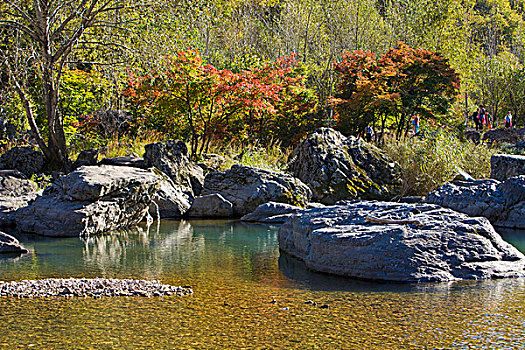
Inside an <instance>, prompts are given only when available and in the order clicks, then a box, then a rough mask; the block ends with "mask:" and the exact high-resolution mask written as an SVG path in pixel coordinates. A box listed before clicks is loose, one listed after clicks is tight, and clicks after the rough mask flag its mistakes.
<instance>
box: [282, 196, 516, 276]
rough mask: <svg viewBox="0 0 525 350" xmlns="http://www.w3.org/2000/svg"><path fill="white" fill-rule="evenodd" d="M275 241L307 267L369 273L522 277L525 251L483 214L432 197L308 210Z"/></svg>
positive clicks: (346, 273) (293, 219)
mask: <svg viewBox="0 0 525 350" xmlns="http://www.w3.org/2000/svg"><path fill="white" fill-rule="evenodd" d="M279 248H280V249H281V250H282V251H283V252H285V253H288V254H290V255H292V256H295V257H296V258H299V259H301V260H303V261H304V262H305V264H306V266H307V267H308V268H310V269H312V270H315V271H320V272H326V273H331V274H336V275H341V276H347V277H354V278H360V279H370V280H385V281H399V282H433V281H436V282H437V281H454V280H459V279H488V278H503V277H521V276H524V275H525V270H524V269H525V257H524V256H523V254H521V253H520V252H519V251H518V250H517V249H516V248H514V247H513V246H511V245H510V244H508V243H507V242H505V241H503V240H502V239H501V237H500V236H499V235H498V234H497V233H496V232H495V231H494V228H493V227H492V225H491V224H490V223H489V222H488V220H487V219H485V218H470V217H468V216H466V215H465V214H461V213H458V212H455V211H453V210H450V209H445V208H442V207H439V206H437V205H432V204H401V203H392V202H375V201H372V202H370V201H360V202H348V203H345V204H341V205H336V206H331V207H326V208H318V209H311V210H305V211H302V212H300V213H298V214H295V215H293V216H292V217H291V218H290V219H289V220H288V221H287V222H286V223H285V224H284V225H282V226H281V227H280V229H279Z"/></svg>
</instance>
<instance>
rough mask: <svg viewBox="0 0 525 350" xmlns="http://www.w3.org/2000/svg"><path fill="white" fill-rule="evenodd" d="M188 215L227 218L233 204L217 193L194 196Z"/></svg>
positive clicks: (230, 215) (230, 213) (231, 214)
mask: <svg viewBox="0 0 525 350" xmlns="http://www.w3.org/2000/svg"><path fill="white" fill-rule="evenodd" d="M188 216H189V217H193V218H229V217H232V216H233V204H232V203H231V202H230V201H229V200H227V199H225V198H224V197H223V196H221V195H220V194H218V193H214V194H209V195H207V196H201V197H197V198H195V200H194V201H193V205H192V206H191V209H190V210H189V211H188Z"/></svg>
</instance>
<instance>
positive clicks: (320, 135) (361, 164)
mask: <svg viewBox="0 0 525 350" xmlns="http://www.w3.org/2000/svg"><path fill="white" fill-rule="evenodd" d="M288 169H289V170H290V171H291V172H292V174H293V175H294V176H295V177H297V178H299V179H300V180H301V181H303V182H304V183H306V184H307V185H308V186H309V187H310V188H311V189H312V191H313V200H315V201H319V202H321V203H323V204H334V203H336V202H337V201H339V200H344V199H355V198H363V199H391V198H393V197H394V196H395V195H397V194H398V187H399V186H400V184H401V168H400V166H399V165H398V164H397V163H395V162H394V161H392V160H391V159H389V158H388V157H387V156H386V155H385V154H384V153H383V152H382V151H381V150H380V149H378V148H377V147H375V146H373V145H371V144H369V143H366V142H365V141H363V140H361V139H358V138H356V137H353V136H351V137H348V138H346V137H344V136H343V134H341V133H340V132H338V131H335V130H333V129H329V128H321V129H318V130H316V131H315V132H314V133H313V134H311V135H310V136H308V138H307V139H306V140H305V141H304V142H302V143H301V144H300V145H299V146H297V147H296V148H295V149H294V151H293V152H292V153H291V154H290V157H289V159H288Z"/></svg>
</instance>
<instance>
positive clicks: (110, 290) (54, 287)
mask: <svg viewBox="0 0 525 350" xmlns="http://www.w3.org/2000/svg"><path fill="white" fill-rule="evenodd" d="M189 294H193V290H192V289H191V288H189V287H175V286H171V285H168V284H162V283H160V282H159V281H156V280H154V281H146V280H134V279H105V278H92V279H88V278H81V279H78V278H68V279H64V278H50V279H44V280H23V281H13V282H3V281H2V282H0V296H1V297H16V298H35V297H36V298H42V297H66V298H67V297H92V298H101V297H119V296H140V297H148V298H150V297H160V296H169V295H175V296H183V295H189Z"/></svg>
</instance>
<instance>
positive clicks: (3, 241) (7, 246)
mask: <svg viewBox="0 0 525 350" xmlns="http://www.w3.org/2000/svg"><path fill="white" fill-rule="evenodd" d="M27 252H28V251H27V249H26V248H24V247H22V246H21V245H20V242H18V240H17V239H16V238H15V237H13V236H11V235H8V234H7V233H3V232H0V254H24V253H27Z"/></svg>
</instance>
